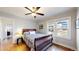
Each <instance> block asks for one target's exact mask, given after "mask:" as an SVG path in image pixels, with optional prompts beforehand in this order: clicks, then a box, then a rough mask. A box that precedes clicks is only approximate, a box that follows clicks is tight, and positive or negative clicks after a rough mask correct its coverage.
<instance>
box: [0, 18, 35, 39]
mask: <svg viewBox="0 0 79 59" xmlns="http://www.w3.org/2000/svg"><path fill="white" fill-rule="evenodd" d="M0 21H1V23H2V25H1V27H2V39H4V38H5V37H6V32H5V28H6V25H8V24H10V25H11V26H12V32H13V39H14V40H15V33H16V32H18V31H20V30H22V29H35V28H36V22H35V21H32V20H27V19H16V18H11V17H10V18H9V17H1V19H0ZM1 27H0V28H1Z"/></svg>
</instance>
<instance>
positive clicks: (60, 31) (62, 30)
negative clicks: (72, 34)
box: [56, 19, 69, 38]
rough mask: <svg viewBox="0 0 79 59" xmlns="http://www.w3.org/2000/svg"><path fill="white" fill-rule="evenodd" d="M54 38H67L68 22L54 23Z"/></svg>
mask: <svg viewBox="0 0 79 59" xmlns="http://www.w3.org/2000/svg"><path fill="white" fill-rule="evenodd" d="M56 36H57V37H62V38H69V20H67V19H66V20H60V21H57V23H56Z"/></svg>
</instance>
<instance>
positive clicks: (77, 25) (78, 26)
mask: <svg viewBox="0 0 79 59" xmlns="http://www.w3.org/2000/svg"><path fill="white" fill-rule="evenodd" d="M76 28H77V29H79V20H77V21H76Z"/></svg>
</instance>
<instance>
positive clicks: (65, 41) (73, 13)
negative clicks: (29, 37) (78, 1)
mask: <svg viewBox="0 0 79 59" xmlns="http://www.w3.org/2000/svg"><path fill="white" fill-rule="evenodd" d="M63 17H71V40H68V39H63V38H60V37H54V41H53V42H55V43H57V44H60V45H63V46H65V47H68V48H71V49H74V50H76V49H77V47H76V29H75V28H76V22H75V21H76V9H73V10H69V11H67V12H64V13H61V14H58V15H55V16H52V17H51V18H50V19H48V20H44V21H39V22H38V27H39V24H41V23H42V24H43V25H44V28H43V29H42V30H39V28H38V31H39V32H41V33H42V32H43V33H47V23H48V21H50V20H52V21H56V20H55V19H58V18H63Z"/></svg>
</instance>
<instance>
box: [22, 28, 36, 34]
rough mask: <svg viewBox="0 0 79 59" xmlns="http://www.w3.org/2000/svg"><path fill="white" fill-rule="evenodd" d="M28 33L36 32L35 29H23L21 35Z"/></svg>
mask: <svg viewBox="0 0 79 59" xmlns="http://www.w3.org/2000/svg"><path fill="white" fill-rule="evenodd" d="M29 31H36V29H23V30H22V34H23V33H24V32H29Z"/></svg>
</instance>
